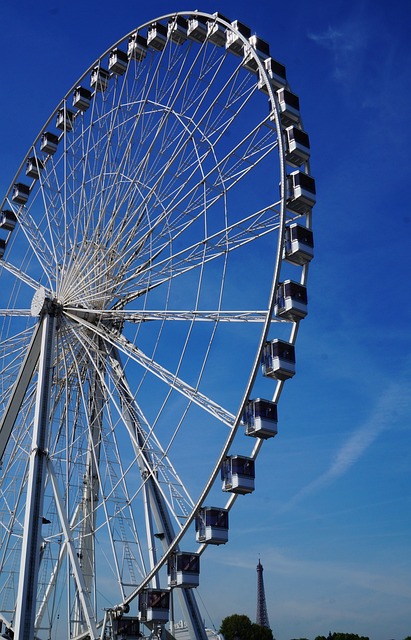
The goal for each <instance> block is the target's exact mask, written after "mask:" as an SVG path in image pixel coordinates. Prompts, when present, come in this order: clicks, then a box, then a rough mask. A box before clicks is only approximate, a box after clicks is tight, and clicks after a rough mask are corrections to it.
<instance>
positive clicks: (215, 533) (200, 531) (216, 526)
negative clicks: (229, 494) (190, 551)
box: [195, 507, 228, 544]
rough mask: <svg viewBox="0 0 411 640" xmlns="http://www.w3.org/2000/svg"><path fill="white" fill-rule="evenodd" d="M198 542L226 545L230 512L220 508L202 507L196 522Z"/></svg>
mask: <svg viewBox="0 0 411 640" xmlns="http://www.w3.org/2000/svg"><path fill="white" fill-rule="evenodd" d="M195 528H196V541H197V542H206V543H207V544H225V543H226V542H227V540H228V511H227V509H220V508H219V507H201V509H200V510H199V512H198V514H197V516H196V521H195Z"/></svg>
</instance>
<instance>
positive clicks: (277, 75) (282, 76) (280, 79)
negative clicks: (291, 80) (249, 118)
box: [258, 58, 287, 94]
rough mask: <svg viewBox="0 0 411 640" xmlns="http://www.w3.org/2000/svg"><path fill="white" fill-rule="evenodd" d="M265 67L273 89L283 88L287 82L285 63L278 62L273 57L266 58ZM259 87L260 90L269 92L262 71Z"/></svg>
mask: <svg viewBox="0 0 411 640" xmlns="http://www.w3.org/2000/svg"><path fill="white" fill-rule="evenodd" d="M264 67H265V70H266V72H267V75H268V77H269V79H270V84H271V86H272V87H273V89H275V90H277V89H281V88H282V87H284V86H285V85H286V84H287V78H286V70H285V66H284V65H283V64H281V63H280V62H277V60H274V59H273V58H266V59H265V60H264ZM258 88H259V89H260V91H263V92H264V93H267V94H268V89H267V86H266V83H265V81H264V77H263V76H262V74H261V73H260V77H259V80H258Z"/></svg>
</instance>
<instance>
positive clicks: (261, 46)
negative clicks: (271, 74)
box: [243, 36, 270, 73]
mask: <svg viewBox="0 0 411 640" xmlns="http://www.w3.org/2000/svg"><path fill="white" fill-rule="evenodd" d="M249 42H250V45H251V48H252V49H253V50H254V53H255V55H256V56H257V58H259V59H260V60H261V62H262V63H263V64H264V62H265V60H267V59H268V58H269V57H270V45H269V44H268V42H266V41H265V40H262V39H261V38H259V37H258V36H251V37H250V38H249ZM244 53H245V55H244V60H243V66H244V67H245V68H246V69H248V71H252V72H253V73H258V72H259V66H258V62H257V60H256V58H255V55H253V54H252V53H251V51H250V49H248V50H246V51H245V52H244Z"/></svg>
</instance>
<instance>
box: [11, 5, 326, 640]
mask: <svg viewBox="0 0 411 640" xmlns="http://www.w3.org/2000/svg"><path fill="white" fill-rule="evenodd" d="M309 156H310V149H309V139H308V136H307V133H306V132H305V131H304V128H303V125H302V121H301V116H300V108H299V100H298V97H297V96H296V95H295V94H293V93H292V92H291V90H290V87H289V85H288V81H287V78H286V70H285V68H284V66H283V65H282V64H281V63H279V62H277V61H276V60H275V59H274V58H272V57H271V56H270V51H269V46H268V44H267V43H266V42H264V41H262V40H261V39H260V38H259V37H257V36H256V35H253V34H252V32H251V30H250V29H249V28H248V27H247V26H246V25H243V24H241V23H240V22H238V21H234V22H231V21H229V20H228V19H227V18H225V17H224V16H222V15H220V14H207V13H201V12H192V13H175V14H171V15H166V16H163V17H160V18H158V19H156V20H155V21H153V22H150V23H146V24H144V25H142V26H141V27H139V28H138V29H134V30H133V31H132V32H131V33H130V34H128V35H127V36H125V37H124V38H123V39H122V40H120V41H119V42H117V43H116V44H115V45H114V46H113V47H111V48H110V49H109V50H108V51H106V52H105V53H104V54H103V55H102V56H101V57H100V58H99V59H98V60H97V61H96V62H95V63H93V65H91V67H90V68H89V69H88V70H87V71H86V72H85V73H84V75H83V76H82V77H81V78H80V79H79V80H78V82H77V83H76V84H75V85H74V86H73V87H72V88H71V89H70V91H69V92H68V93H67V94H66V95H65V96H64V98H63V99H62V100H61V102H60V103H59V104H58V106H57V108H56V109H55V111H54V112H53V113H52V115H51V117H50V118H49V120H48V121H47V122H46V124H45V126H44V127H43V128H42V129H41V132H40V134H39V136H38V137H37V138H36V140H35V141H34V143H33V145H32V146H31V147H30V149H29V151H28V153H27V155H26V157H25V158H24V160H23V162H22V164H21V166H20V168H19V169H18V171H17V173H16V176H15V178H14V180H13V181H12V186H11V187H10V189H9V191H8V192H7V193H6V196H5V198H4V200H3V202H2V204H1V214H0V283H1V294H0V299H1V300H2V303H1V305H0V306H1V307H2V308H1V309H0V327H1V337H0V371H1V379H0V420H1V421H0V460H1V475H0V623H1V631H2V632H3V633H5V634H6V637H7V634H9V636H10V637H12V636H13V634H14V638H15V640H16V639H18V640H22V639H26V638H30V639H31V638H33V637H35V638H39V639H41V640H43V639H44V640H46V639H49V638H50V639H51V638H59V639H61V638H78V639H80V638H90V639H93V640H95V639H97V638H107V637H110V638H117V637H118V638H123V637H127V638H134V637H138V634H139V633H141V629H142V628H143V627H144V628H146V629H148V632H150V630H153V629H154V630H155V629H156V628H157V627H158V626H160V627H164V626H165V625H166V624H167V622H168V621H169V620H171V613H170V609H171V605H170V599H171V597H172V596H173V597H174V594H176V597H177V596H178V598H179V602H180V605H179V606H181V610H182V615H183V616H184V618H185V620H186V621H187V625H188V627H189V630H190V633H191V637H193V638H196V639H199V640H204V639H205V638H206V635H205V631H204V625H203V624H202V616H201V615H200V613H199V609H198V605H197V603H196V598H195V587H197V586H198V584H199V583H201V571H200V559H201V561H202V560H203V557H202V554H203V552H204V550H205V549H206V548H207V547H208V546H210V545H217V544H225V543H226V542H227V541H229V513H230V510H231V507H232V506H233V505H234V503H235V501H236V499H237V498H239V497H240V496H241V495H242V494H247V493H251V492H252V491H253V489H254V478H255V476H257V478H258V461H257V455H258V452H259V450H260V448H261V446H262V445H263V443H264V442H265V441H266V440H268V439H270V438H271V437H273V436H274V435H275V434H276V433H277V404H278V401H279V398H280V394H281V390H282V387H283V384H284V382H285V381H286V380H287V379H288V378H291V377H292V376H293V375H294V372H295V354H294V344H295V340H296V336H297V331H298V326H299V322H300V320H301V319H303V318H304V317H305V315H306V313H307V293H306V284H307V282H306V281H307V275H308V265H309V262H310V260H311V258H312V257H313V238H312V231H311V212H312V207H313V206H314V204H315V184H314V180H313V178H312V177H311V176H310V171H309ZM170 624H171V623H170ZM171 631H172V628H171Z"/></svg>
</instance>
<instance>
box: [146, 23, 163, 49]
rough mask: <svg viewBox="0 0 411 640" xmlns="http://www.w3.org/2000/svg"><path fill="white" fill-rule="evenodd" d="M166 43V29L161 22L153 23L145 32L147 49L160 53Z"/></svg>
mask: <svg viewBox="0 0 411 640" xmlns="http://www.w3.org/2000/svg"><path fill="white" fill-rule="evenodd" d="M166 42H167V28H166V27H165V26H164V25H163V24H162V23H161V22H153V23H152V24H151V25H150V27H149V29H148V32H147V44H148V46H149V47H152V48H153V49H156V51H162V50H163V49H164V47H165V46H166Z"/></svg>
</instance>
